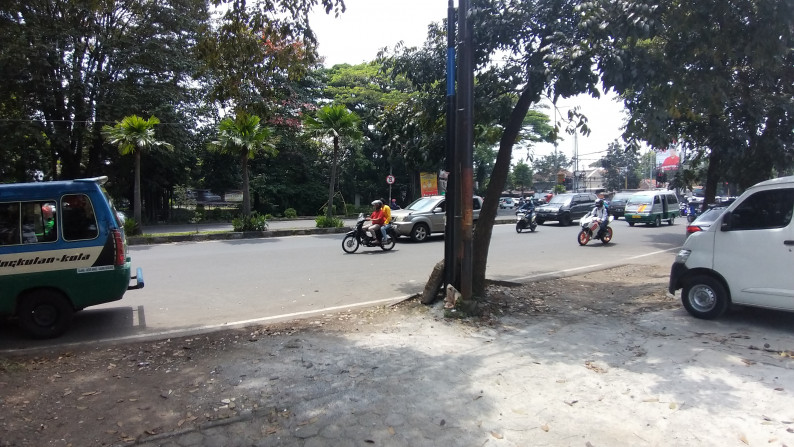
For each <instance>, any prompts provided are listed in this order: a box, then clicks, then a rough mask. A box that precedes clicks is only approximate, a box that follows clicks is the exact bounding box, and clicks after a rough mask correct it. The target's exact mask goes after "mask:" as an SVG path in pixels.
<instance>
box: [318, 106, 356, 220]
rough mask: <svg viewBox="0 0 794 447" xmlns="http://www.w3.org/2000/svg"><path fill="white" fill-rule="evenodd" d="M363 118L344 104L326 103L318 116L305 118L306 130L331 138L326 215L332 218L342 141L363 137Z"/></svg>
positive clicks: (327, 217) (329, 218)
mask: <svg viewBox="0 0 794 447" xmlns="http://www.w3.org/2000/svg"><path fill="white" fill-rule="evenodd" d="M360 124H361V119H360V118H359V117H358V115H356V114H355V113H353V112H351V111H350V110H348V109H347V108H346V107H345V106H344V105H341V104H335V105H326V106H323V107H322V108H320V110H318V111H317V114H316V116H307V117H306V118H305V119H304V126H305V128H306V130H307V131H308V132H309V133H311V134H313V135H316V136H318V137H321V138H330V139H331V143H332V145H333V146H332V147H333V151H332V155H331V178H330V181H329V187H328V202H326V211H325V217H326V219H328V220H329V221H330V220H331V218H332V212H333V206H334V185H335V184H336V166H337V161H338V156H339V148H340V142H341V140H342V139H343V138H344V139H349V140H351V141H356V140H358V139H360V138H361V129H360V128H359V126H360Z"/></svg>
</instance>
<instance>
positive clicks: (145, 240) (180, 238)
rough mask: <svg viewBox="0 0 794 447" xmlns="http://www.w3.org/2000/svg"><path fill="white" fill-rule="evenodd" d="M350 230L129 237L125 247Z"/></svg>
mask: <svg viewBox="0 0 794 447" xmlns="http://www.w3.org/2000/svg"><path fill="white" fill-rule="evenodd" d="M348 231H350V228H346V227H342V228H291V229H284V230H272V231H268V230H266V231H229V232H225V233H195V234H180V235H173V236H156V235H151V236H129V237H128V238H127V245H152V244H168V243H172V242H204V241H228V240H239V239H260V238H267V237H284V236H305V235H309V234H338V233H347V232H348Z"/></svg>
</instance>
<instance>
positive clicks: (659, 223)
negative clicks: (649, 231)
mask: <svg viewBox="0 0 794 447" xmlns="http://www.w3.org/2000/svg"><path fill="white" fill-rule="evenodd" d="M653 226H654V227H657V228H658V227H661V226H662V216H656V219H655V220H654V221H653Z"/></svg>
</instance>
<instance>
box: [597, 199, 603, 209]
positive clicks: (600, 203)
mask: <svg viewBox="0 0 794 447" xmlns="http://www.w3.org/2000/svg"><path fill="white" fill-rule="evenodd" d="M595 205H596V207H598V208H601V207H602V206H604V199H596V201H595Z"/></svg>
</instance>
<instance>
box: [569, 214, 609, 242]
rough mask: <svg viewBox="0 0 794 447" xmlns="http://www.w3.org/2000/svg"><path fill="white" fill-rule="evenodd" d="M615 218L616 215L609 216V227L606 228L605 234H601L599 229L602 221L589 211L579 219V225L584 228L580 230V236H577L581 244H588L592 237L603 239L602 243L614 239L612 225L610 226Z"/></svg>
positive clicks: (607, 224)
mask: <svg viewBox="0 0 794 447" xmlns="http://www.w3.org/2000/svg"><path fill="white" fill-rule="evenodd" d="M614 219H615V218H614V216H609V217H608V218H607V223H606V226H607V227H606V229H605V230H604V234H603V235H601V236H599V235H598V230H599V227H600V226H601V222H600V221H599V220H598V219H596V218H595V217H594V216H593V215H592V213H587V214H586V215H585V216H584V217H582V218H581V219H580V220H579V225H581V227H582V230H581V231H579V236H578V237H577V240H578V241H579V245H587V243H588V242H590V239H601V242H602V243H604V244H608V243H609V241H611V240H612V227H611V226H609V223H610V222H612V220H614Z"/></svg>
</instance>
